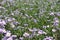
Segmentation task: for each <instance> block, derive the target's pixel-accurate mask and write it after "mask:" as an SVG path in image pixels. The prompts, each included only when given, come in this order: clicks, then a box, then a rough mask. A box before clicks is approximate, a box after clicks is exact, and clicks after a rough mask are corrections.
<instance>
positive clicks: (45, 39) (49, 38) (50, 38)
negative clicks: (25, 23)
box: [43, 37, 53, 40]
mask: <svg viewBox="0 0 60 40" xmlns="http://www.w3.org/2000/svg"><path fill="white" fill-rule="evenodd" d="M43 40H53V37H46V38H44V39H43Z"/></svg>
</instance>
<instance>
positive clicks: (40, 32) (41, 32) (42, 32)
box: [38, 30, 47, 34]
mask: <svg viewBox="0 0 60 40" xmlns="http://www.w3.org/2000/svg"><path fill="white" fill-rule="evenodd" d="M38 34H47V33H46V32H44V31H43V30H39V31H38Z"/></svg>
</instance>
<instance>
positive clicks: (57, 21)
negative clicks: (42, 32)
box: [53, 17, 59, 26]
mask: <svg viewBox="0 0 60 40" xmlns="http://www.w3.org/2000/svg"><path fill="white" fill-rule="evenodd" d="M53 20H54V23H53V25H54V26H58V25H59V19H58V18H57V17H55V18H54V19H53Z"/></svg>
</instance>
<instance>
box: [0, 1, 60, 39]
mask: <svg viewBox="0 0 60 40" xmlns="http://www.w3.org/2000/svg"><path fill="white" fill-rule="evenodd" d="M7 1H8V2H9V3H10V4H11V5H15V4H14V3H15V1H13V0H3V1H2V2H1V3H0V4H2V5H4V3H6V2H7ZM9 3H8V6H10V5H9ZM0 9H3V10H5V11H4V13H5V12H6V11H7V10H6V9H5V8H4V7H2V6H0ZM26 9H28V8H26ZM32 9H33V8H31V9H30V10H32ZM0 12H1V10H0ZM19 13H20V12H19V10H15V11H14V12H13V13H11V15H12V16H15V15H17V14H18V15H19ZM20 15H22V13H21V14H20ZM35 15H36V14H35ZM49 15H51V16H54V18H53V22H52V23H53V26H56V28H57V29H58V27H57V26H59V18H58V17H56V16H60V12H59V13H57V14H55V13H54V12H52V13H50V14H49ZM22 16H23V15H22ZM25 16H26V17H27V18H30V17H32V16H29V15H28V14H25ZM25 16H24V17H23V18H25ZM32 19H33V21H34V23H37V21H38V20H37V19H34V18H32ZM8 23H9V24H10V26H9V27H11V28H13V29H14V28H15V26H16V25H18V24H20V23H19V22H18V21H16V19H15V18H12V17H6V16H2V15H0V34H4V35H3V38H2V39H1V40H24V38H33V37H35V36H37V37H38V36H40V35H43V34H44V35H47V32H45V31H43V30H41V29H37V28H33V29H31V28H27V29H28V30H29V32H31V33H28V32H24V33H23V35H22V37H19V38H18V37H17V35H14V34H12V33H11V31H10V30H7V29H6V25H7V24H8ZM24 26H28V24H24ZM49 27H50V25H47V26H43V28H44V29H46V28H49ZM22 28H25V27H22ZM56 28H53V29H52V32H56V31H57V30H56ZM18 29H19V28H18ZM43 40H55V39H54V37H51V36H46V37H45V38H44V39H43Z"/></svg>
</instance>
